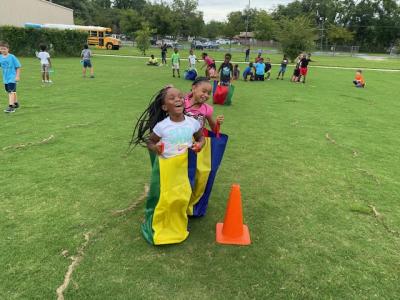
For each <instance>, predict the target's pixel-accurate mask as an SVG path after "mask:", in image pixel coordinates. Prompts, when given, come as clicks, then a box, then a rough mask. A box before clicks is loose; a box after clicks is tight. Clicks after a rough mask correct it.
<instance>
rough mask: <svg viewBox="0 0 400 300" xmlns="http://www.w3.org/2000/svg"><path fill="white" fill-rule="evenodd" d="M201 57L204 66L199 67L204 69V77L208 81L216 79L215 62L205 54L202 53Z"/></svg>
mask: <svg viewBox="0 0 400 300" xmlns="http://www.w3.org/2000/svg"><path fill="white" fill-rule="evenodd" d="M201 57H202V58H203V60H204V65H203V66H202V67H201V69H203V68H204V67H206V77H207V78H208V79H210V78H215V77H217V71H216V69H217V67H216V66H215V60H214V59H212V58H211V57H210V56H208V54H207V53H205V52H204V53H203V54H202V55H201Z"/></svg>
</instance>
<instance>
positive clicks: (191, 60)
mask: <svg viewBox="0 0 400 300" xmlns="http://www.w3.org/2000/svg"><path fill="white" fill-rule="evenodd" d="M188 60H189V69H191V70H193V69H194V70H196V61H197V58H196V55H194V54H193V49H190V51H189V57H188Z"/></svg>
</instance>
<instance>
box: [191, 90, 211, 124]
mask: <svg viewBox="0 0 400 300" xmlns="http://www.w3.org/2000/svg"><path fill="white" fill-rule="evenodd" d="M191 97H192V94H188V95H186V97H185V110H186V114H187V115H188V116H190V117H193V118H195V119H196V120H197V121H199V122H200V125H201V127H204V125H205V123H206V122H205V121H206V117H211V116H212V114H213V112H214V108H213V107H212V106H211V105H209V104H207V103H203V104H201V105H200V107H194V106H191V104H190V98H191Z"/></svg>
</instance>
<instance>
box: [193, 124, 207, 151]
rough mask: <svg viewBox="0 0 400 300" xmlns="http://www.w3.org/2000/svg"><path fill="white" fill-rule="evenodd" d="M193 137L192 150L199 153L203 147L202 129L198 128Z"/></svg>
mask: <svg viewBox="0 0 400 300" xmlns="http://www.w3.org/2000/svg"><path fill="white" fill-rule="evenodd" d="M193 137H194V140H195V141H196V142H195V143H193V145H192V150H193V151H195V152H199V151H200V150H201V149H202V148H203V146H204V136H203V129H202V128H200V129H199V131H197V132H195V133H194V134H193Z"/></svg>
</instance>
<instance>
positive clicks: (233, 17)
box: [52, 0, 400, 52]
mask: <svg viewBox="0 0 400 300" xmlns="http://www.w3.org/2000/svg"><path fill="white" fill-rule="evenodd" d="M52 2H54V3H57V4H60V5H63V6H66V7H69V8H72V9H74V17H75V23H76V24H83V25H100V26H106V27H111V28H112V29H113V31H114V32H116V33H124V34H127V35H128V36H131V37H134V36H135V33H136V32H138V31H140V30H143V29H144V28H146V30H149V29H150V33H152V34H153V35H159V36H175V37H177V36H183V37H186V36H202V37H207V38H216V37H219V36H223V37H226V38H232V37H233V36H235V35H237V34H238V33H239V32H244V31H246V29H248V31H249V32H254V33H255V37H256V38H257V39H260V40H277V41H280V42H281V43H282V41H283V42H285V41H286V42H290V41H291V40H293V41H292V43H296V42H299V41H300V42H301V43H304V44H305V45H304V46H307V47H313V46H315V44H316V45H318V47H320V46H324V47H326V46H328V45H329V46H332V45H334V46H335V45H355V46H359V47H360V49H361V50H362V51H371V52H378V51H379V52H382V51H386V50H387V49H388V48H390V47H392V46H394V45H400V5H399V4H398V2H397V1H396V0H346V1H344V0H296V1H293V2H291V3H288V4H286V5H278V6H277V7H276V8H275V9H273V10H272V11H265V10H261V9H251V8H250V9H245V10H243V11H234V12H231V13H230V14H228V15H227V16H226V19H227V20H226V21H225V22H219V21H211V22H209V23H207V24H206V23H205V22H204V18H203V17H204V16H203V13H202V12H201V11H199V10H198V1H197V0H173V1H171V2H170V3H167V2H163V1H161V2H159V3H158V2H157V3H152V2H150V1H146V0H113V1H112V0H53V1H52ZM311 44H312V45H311Z"/></svg>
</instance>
